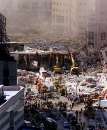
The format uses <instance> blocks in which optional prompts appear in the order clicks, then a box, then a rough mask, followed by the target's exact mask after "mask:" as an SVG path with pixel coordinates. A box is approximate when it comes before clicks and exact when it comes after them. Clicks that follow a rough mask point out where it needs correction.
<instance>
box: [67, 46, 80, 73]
mask: <svg viewBox="0 0 107 130" xmlns="http://www.w3.org/2000/svg"><path fill="white" fill-rule="evenodd" d="M66 48H67V51H68V54H69V56H70V60H71V62H72V65H71V68H70V71H71V74H74V75H77V76H79V74H80V68H79V67H78V66H77V65H76V63H75V60H74V57H73V54H72V53H71V52H70V50H69V48H68V47H66Z"/></svg>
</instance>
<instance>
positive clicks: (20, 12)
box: [0, 0, 51, 35]
mask: <svg viewBox="0 0 107 130" xmlns="http://www.w3.org/2000/svg"><path fill="white" fill-rule="evenodd" d="M50 8H51V4H50V2H49V0H0V13H2V14H4V15H5V16H6V17H7V32H8V34H9V35H43V34H48V33H49V32H50V28H51V17H50V16H51V12H50Z"/></svg>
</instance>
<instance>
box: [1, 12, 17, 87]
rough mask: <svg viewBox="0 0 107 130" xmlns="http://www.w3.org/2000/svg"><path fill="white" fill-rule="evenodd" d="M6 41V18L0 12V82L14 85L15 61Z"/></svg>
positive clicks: (15, 79)
mask: <svg viewBox="0 0 107 130" xmlns="http://www.w3.org/2000/svg"><path fill="white" fill-rule="evenodd" d="M7 41H8V38H7V34H6V18H5V17H4V16H3V15H2V14H0V84H3V85H16V84H17V69H16V61H15V60H14V58H13V57H12V56H10V54H9V51H8V45H7Z"/></svg>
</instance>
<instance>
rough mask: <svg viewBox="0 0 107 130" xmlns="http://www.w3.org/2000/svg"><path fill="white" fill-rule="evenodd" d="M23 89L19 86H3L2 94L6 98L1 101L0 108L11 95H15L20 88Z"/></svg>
mask: <svg viewBox="0 0 107 130" xmlns="http://www.w3.org/2000/svg"><path fill="white" fill-rule="evenodd" d="M22 89H23V87H21V86H3V89H2V90H3V92H4V96H6V98H5V99H6V100H5V102H3V103H2V104H1V105H0V108H1V107H2V106H3V105H4V104H6V103H7V102H8V101H9V100H10V99H11V98H12V97H14V96H15V95H17V94H18V93H19V92H20V91H21V90H22Z"/></svg>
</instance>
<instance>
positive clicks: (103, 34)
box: [101, 32, 106, 40]
mask: <svg viewBox="0 0 107 130" xmlns="http://www.w3.org/2000/svg"><path fill="white" fill-rule="evenodd" d="M105 39H106V33H105V32H103V33H101V40H105Z"/></svg>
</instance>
